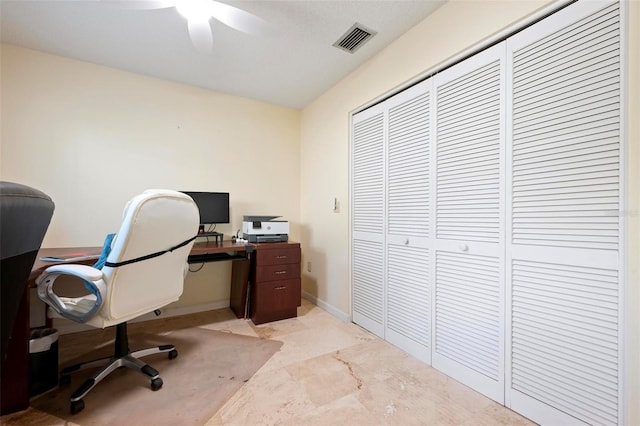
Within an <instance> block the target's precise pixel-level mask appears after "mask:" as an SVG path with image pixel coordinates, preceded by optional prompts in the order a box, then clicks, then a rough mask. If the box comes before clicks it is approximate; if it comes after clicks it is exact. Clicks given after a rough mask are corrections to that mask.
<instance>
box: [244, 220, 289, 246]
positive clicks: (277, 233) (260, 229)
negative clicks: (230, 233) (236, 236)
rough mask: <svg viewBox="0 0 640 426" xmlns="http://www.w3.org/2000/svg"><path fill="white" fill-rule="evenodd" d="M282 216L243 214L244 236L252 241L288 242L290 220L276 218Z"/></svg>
mask: <svg viewBox="0 0 640 426" xmlns="http://www.w3.org/2000/svg"><path fill="white" fill-rule="evenodd" d="M279 217H280V216H243V217H242V238H244V239H245V240H247V241H249V242H250V243H274V242H286V241H287V240H288V239H289V222H288V221H286V220H274V219H277V218H279Z"/></svg>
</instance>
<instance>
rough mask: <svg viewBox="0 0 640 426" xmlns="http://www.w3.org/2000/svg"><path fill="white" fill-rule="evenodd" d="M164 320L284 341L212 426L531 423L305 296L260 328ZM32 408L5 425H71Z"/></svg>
mask: <svg viewBox="0 0 640 426" xmlns="http://www.w3.org/2000/svg"><path fill="white" fill-rule="evenodd" d="M203 319H204V320H203ZM167 321H183V322H185V325H186V326H198V327H205V328H208V329H212V330H221V331H228V332H232V333H238V334H243V335H248V336H256V337H264V338H269V339H274V340H280V341H282V342H284V344H283V346H282V348H281V350H280V352H277V353H276V354H275V355H274V356H273V357H272V358H271V359H270V360H269V361H267V363H266V364H265V365H264V366H263V367H262V368H261V369H260V370H259V371H258V372H257V373H256V374H255V375H254V376H253V377H252V378H251V379H250V380H249V381H248V382H247V383H246V384H245V385H244V386H243V387H242V388H241V389H240V391H238V392H237V393H236V394H235V395H233V396H232V397H231V399H229V401H227V403H226V404H225V405H224V406H223V407H222V408H221V409H220V410H219V411H218V412H217V413H216V414H215V415H214V416H213V417H212V418H211V419H209V421H208V422H206V425H207V426H213V425H242V426H245V425H275V424H278V425H323V426H324V425H335V424H340V425H367V426H368V425H474V426H475V425H529V424H532V423H531V422H529V421H528V420H527V419H525V418H523V417H522V416H520V415H518V414H516V413H514V412H513V411H511V410H509V409H507V408H505V407H503V406H502V405H500V404H497V403H495V402H493V401H492V400H490V399H488V398H486V397H484V396H482V395H481V394H479V393H477V392H475V391H473V390H471V389H469V388H467V387H466V386H464V385H462V384H460V383H458V382H456V381H455V380H453V379H450V378H448V377H447V376H446V375H444V374H442V373H440V372H438V371H437V370H434V369H433V368H430V367H429V366H427V365H426V364H424V363H422V362H420V361H418V360H416V359H415V358H413V357H411V356H409V355H407V354H406V353H404V352H403V351H401V350H400V349H398V348H396V347H394V346H392V345H391V344H389V343H387V342H385V341H383V340H381V339H379V338H378V337H376V336H374V335H372V334H370V333H368V332H367V331H365V330H363V329H361V328H360V327H358V326H356V325H355V324H347V323H344V322H342V321H340V320H338V319H337V318H335V317H333V316H332V315H330V314H328V313H327V312H325V311H324V310H322V309H321V308H318V307H317V306H315V305H313V304H312V303H310V302H308V301H306V300H303V303H302V306H301V307H300V308H299V310H298V317H297V318H291V319H287V320H283V321H277V322H273V323H267V324H263V325H260V326H256V325H254V324H253V323H252V322H251V321H249V320H241V319H236V318H235V317H234V316H233V314H232V313H231V311H230V310H228V309H223V310H219V311H213V312H210V313H203V314H195V315H193V316H186V317H180V318H178V319H173V318H169V319H167ZM133 326H136V327H141V328H144V327H145V325H144V323H139V324H132V325H131V326H130V327H133ZM63 337H64V336H63ZM61 343H62V339H61ZM62 347H63V345H62V344H61V351H62ZM76 349H77V348H76ZM62 356H64V354H63V353H62V352H61V357H62ZM29 411H30V412H29V413H27V415H25V414H24V413H22V415H20V416H15V415H10V416H4V417H2V418H0V423H1V424H5V423H6V424H11V425H21V424H24V425H26V424H29V425H32V424H37V425H69V423H67V422H65V421H63V420H61V419H57V418H55V417H52V416H50V415H48V414H46V413H42V412H36V411H37V410H34V409H31V408H30V409H29ZM16 414H20V413H16ZM14 419H15V420H14ZM18 419H21V420H18ZM131 424H137V423H136V421H135V419H132V422H131ZM81 426H83V425H81Z"/></svg>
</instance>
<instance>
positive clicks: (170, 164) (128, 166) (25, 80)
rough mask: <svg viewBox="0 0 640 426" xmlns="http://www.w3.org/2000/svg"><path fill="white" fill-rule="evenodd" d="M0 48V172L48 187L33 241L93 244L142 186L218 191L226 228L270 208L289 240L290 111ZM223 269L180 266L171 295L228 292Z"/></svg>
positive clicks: (295, 142)
mask: <svg viewBox="0 0 640 426" xmlns="http://www.w3.org/2000/svg"><path fill="white" fill-rule="evenodd" d="M1 49H2V51H1V54H2V57H1V59H2V62H1V66H2V67H1V89H2V92H1V93H2V99H1V108H2V109H1V114H2V115H1V118H2V120H1V125H2V128H1V133H0V135H1V138H0V144H1V145H0V146H1V149H0V178H1V179H2V180H8V181H15V182H20V183H25V184H27V185H31V186H33V187H35V188H38V189H40V190H42V191H44V192H45V193H47V194H48V195H50V196H51V197H52V198H53V200H54V202H55V204H56V208H55V212H54V216H53V219H52V221H51V225H50V227H49V230H48V232H47V235H46V237H45V240H44V244H43V246H44V247H65V246H97V245H102V241H103V239H104V236H105V235H106V234H107V233H109V232H115V231H117V229H118V226H119V225H120V219H121V213H122V209H123V207H124V205H125V203H126V202H127V200H128V199H129V198H131V197H132V196H134V195H136V194H137V193H140V192H141V191H143V190H145V189H147V188H170V189H177V190H195V191H198V190H200V191H228V192H229V193H230V198H231V222H232V223H231V224H229V225H220V226H219V227H218V230H219V231H221V232H223V233H224V234H226V236H227V239H229V238H230V236H231V234H234V233H235V232H236V230H238V229H239V228H240V227H241V221H242V215H245V214H254V215H255V214H259V215H269V214H274V215H282V216H284V218H286V219H289V220H290V221H291V225H292V226H291V238H292V239H293V240H298V239H299V231H298V230H299V222H300V220H299V205H300V200H299V193H300V189H299V181H300V177H299V138H300V128H299V127H300V112H298V111H295V110H291V109H287V108H282V107H277V106H273V105H269V104H265V103H261V102H257V101H253V100H249V99H244V98H239V97H234V96H227V95H223V94H220V93H216V92H212V91H209V90H204V89H199V88H196V87H192V86H187V85H182V84H177V83H172V82H168V81H164V80H159V79H154V78H150V77H144V76H141V75H137V74H133V73H128V72H124V71H118V70H114V69H111V68H106V67H102V66H98V65H94V64H90V63H86V62H80V61H75V60H71V59H66V58H62V57H59V56H53V55H48V54H44V53H41V52H37V51H33V50H28V49H23V48H19V47H14V46H10V45H2V47H1ZM193 267H196V265H193ZM229 269H230V263H229V262H223V263H216V264H207V265H205V267H204V268H203V270H202V272H200V273H197V274H190V275H189V277H188V279H187V282H186V285H185V294H184V295H183V297H182V299H181V300H180V302H178V303H177V304H178V305H189V304H207V303H212V302H216V301H224V300H226V299H228V298H229V295H228V291H229V287H228V286H229V284H228V274H229ZM211 281H213V283H212V282H211Z"/></svg>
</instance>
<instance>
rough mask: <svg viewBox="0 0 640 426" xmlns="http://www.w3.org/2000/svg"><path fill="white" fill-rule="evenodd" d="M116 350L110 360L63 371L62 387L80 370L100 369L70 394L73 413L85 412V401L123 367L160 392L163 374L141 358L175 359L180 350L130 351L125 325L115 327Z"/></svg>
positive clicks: (98, 360)
mask: <svg viewBox="0 0 640 426" xmlns="http://www.w3.org/2000/svg"><path fill="white" fill-rule="evenodd" d="M114 347H115V349H114V355H113V356H111V357H107V358H101V359H97V360H93V361H88V362H83V363H80V364H75V365H72V366H70V367H67V368H65V369H63V370H62V371H61V372H60V384H65V383H69V382H70V381H71V378H70V375H71V374H73V373H75V372H77V371H82V370H86V369H89V368H95V367H101V368H100V369H99V370H98V371H96V372H95V373H94V374H93V375H92V376H91V377H89V378H88V379H87V380H86V381H85V382H84V383H83V384H82V386H80V387H79V388H78V389H76V390H75V392H73V393H72V394H71V399H70V402H71V408H70V411H71V414H76V413H78V412H80V411H82V409H84V401H83V398H84V397H85V396H86V395H87V394H88V393H89V392H90V391H91V389H93V388H94V387H95V386H96V385H97V384H98V383H100V382H101V381H102V380H103V379H104V378H105V377H107V376H108V375H109V374H110V373H111V372H113V371H115V370H116V369H118V368H120V367H128V368H131V369H133V370H137V371H139V372H140V373H142V374H144V375H145V376H147V377H149V379H150V381H151V390H153V391H156V390H158V389H160V388H161V387H162V384H163V382H162V378H160V373H158V371H157V370H155V369H154V368H152V367H151V366H150V365H149V364H146V363H144V362H143V361H141V360H140V359H139V358H142V357H145V356H147V355H152V354H157V353H161V352H168V354H169V359H174V358H176V357H177V356H178V351H177V350H176V348H175V346H173V345H161V346H155V347H152V348H148V349H141V350H139V351H135V352H130V351H129V339H128V336H127V323H126V322H125V323H121V324H118V325H117V326H116V341H115V344H114Z"/></svg>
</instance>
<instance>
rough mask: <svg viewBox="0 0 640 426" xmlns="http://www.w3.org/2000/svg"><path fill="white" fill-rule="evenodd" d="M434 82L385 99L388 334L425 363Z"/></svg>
mask: <svg viewBox="0 0 640 426" xmlns="http://www.w3.org/2000/svg"><path fill="white" fill-rule="evenodd" d="M431 85H432V82H431V80H427V81H424V82H421V83H419V84H417V85H415V86H413V87H411V88H409V89H407V90H405V91H403V92H401V93H399V94H397V95H395V96H394V97H392V98H390V99H389V100H387V101H386V102H385V105H386V108H387V116H388V132H387V143H386V146H387V185H386V186H387V197H386V200H387V203H386V206H387V210H386V212H387V238H386V248H387V249H386V253H385V257H386V259H387V274H386V308H387V309H386V327H385V339H386V340H387V341H389V342H390V343H393V344H394V345H396V346H398V347H399V348H401V349H403V350H405V351H406V352H408V353H410V354H411V355H413V356H415V357H416V358H418V359H420V360H422V361H424V362H426V363H431V330H430V328H431V284H430V276H429V255H430V253H431V243H430V237H431V231H430V229H429V227H430V211H429V209H430V205H431V201H430V161H431V159H430V146H431V143H430V142H431V119H430V114H431V98H432V96H431Z"/></svg>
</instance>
